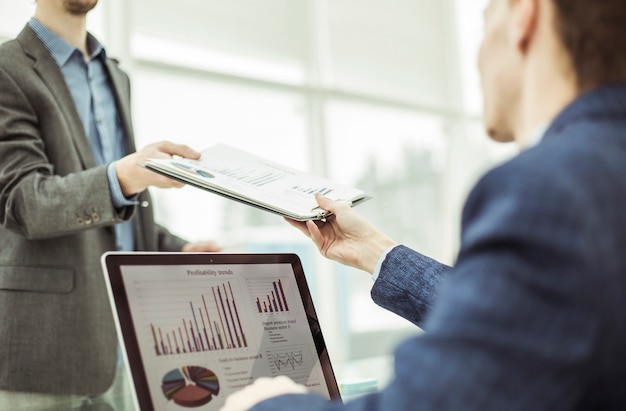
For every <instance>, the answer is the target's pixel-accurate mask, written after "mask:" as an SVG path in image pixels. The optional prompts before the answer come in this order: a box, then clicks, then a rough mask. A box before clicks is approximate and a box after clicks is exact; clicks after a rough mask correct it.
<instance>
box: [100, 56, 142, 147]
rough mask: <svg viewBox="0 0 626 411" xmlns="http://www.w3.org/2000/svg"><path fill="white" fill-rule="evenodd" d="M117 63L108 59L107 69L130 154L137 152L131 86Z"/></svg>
mask: <svg viewBox="0 0 626 411" xmlns="http://www.w3.org/2000/svg"><path fill="white" fill-rule="evenodd" d="M117 64H118V63H117V61H115V60H113V59H109V58H107V60H106V67H107V70H108V72H109V78H110V79H111V85H112V87H113V93H114V94H115V101H116V103H117V107H118V113H119V116H120V118H121V120H122V124H123V126H124V136H125V137H126V150H127V152H128V153H132V152H134V151H136V148H135V139H134V136H133V128H132V121H131V114H130V84H129V82H128V77H126V75H125V74H124V73H123V72H122V71H121V70H120V68H119V67H118V65H117Z"/></svg>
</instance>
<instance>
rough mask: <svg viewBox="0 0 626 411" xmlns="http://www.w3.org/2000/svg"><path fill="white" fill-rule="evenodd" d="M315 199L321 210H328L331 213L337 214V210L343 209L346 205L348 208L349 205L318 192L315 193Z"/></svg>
mask: <svg viewBox="0 0 626 411" xmlns="http://www.w3.org/2000/svg"><path fill="white" fill-rule="evenodd" d="M315 200H316V201H317V204H318V205H319V206H320V207H321V208H322V209H323V210H326V211H330V212H331V213H332V214H337V211H339V210H341V209H344V208H346V207H348V208H349V207H350V206H348V205H347V204H345V203H342V202H339V201H334V200H331V199H330V198H328V197H324V196H323V195H321V194H320V193H315Z"/></svg>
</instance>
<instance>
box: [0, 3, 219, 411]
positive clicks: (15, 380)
mask: <svg viewBox="0 0 626 411" xmlns="http://www.w3.org/2000/svg"><path fill="white" fill-rule="evenodd" d="M96 3H97V0H39V1H38V3H37V8H36V12H35V17H34V18H33V19H31V21H30V22H29V23H28V24H27V25H26V27H25V28H24V29H23V31H22V32H21V33H20V34H19V36H18V37H17V38H16V39H15V40H12V41H9V42H7V43H5V44H3V45H2V46H0V313H2V315H1V316H0V409H8V407H10V408H11V409H15V408H16V407H19V406H21V405H28V404H32V403H36V402H37V399H38V398H40V399H43V400H42V401H49V399H50V397H53V398H56V396H66V395H80V396H82V395H97V394H100V393H103V392H105V391H106V390H107V389H108V388H109V387H110V386H111V384H112V381H113V379H114V376H115V371H116V363H117V340H116V333H115V328H114V324H113V320H112V315H111V310H110V308H109V302H108V299H107V296H106V289H105V285H104V282H103V276H102V273H101V268H100V256H101V255H102V253H104V252H105V251H108V250H116V249H117V250H155V251H156V250H161V251H181V250H182V251H218V250H219V246H218V245H217V244H216V243H215V242H212V241H207V242H200V243H187V242H186V241H184V240H182V239H181V238H178V237H176V236H174V235H172V234H170V233H169V232H168V231H167V230H165V229H164V228H162V227H160V226H158V225H156V224H155V222H154V219H153V214H152V202H151V200H150V197H149V193H148V192H147V191H146V188H148V187H149V186H155V187H162V188H168V187H178V186H180V184H179V183H177V182H175V181H174V180H170V179H167V178H164V177H161V176H159V175H157V174H155V173H152V172H150V171H147V170H145V169H143V168H142V167H139V166H137V163H139V162H141V161H142V160H144V159H145V158H147V157H170V156H172V155H180V156H184V157H190V158H198V157H199V153H197V152H195V151H194V150H192V149H191V148H189V147H187V146H182V145H177V144H173V143H169V142H161V143H156V144H152V145H149V146H147V147H145V148H144V149H142V150H140V151H137V152H136V151H135V147H134V142H133V132H132V125H131V115H130V85H129V79H128V77H127V76H126V74H125V73H123V72H122V71H121V70H120V68H119V67H118V64H117V62H116V61H114V60H112V59H110V58H108V57H107V55H106V52H105V50H104V48H103V47H102V45H101V44H100V43H99V42H98V41H97V40H96V39H95V38H94V37H93V36H91V35H89V34H88V33H87V31H86V15H87V13H88V12H89V11H90V10H91V9H93V7H95V5H96Z"/></svg>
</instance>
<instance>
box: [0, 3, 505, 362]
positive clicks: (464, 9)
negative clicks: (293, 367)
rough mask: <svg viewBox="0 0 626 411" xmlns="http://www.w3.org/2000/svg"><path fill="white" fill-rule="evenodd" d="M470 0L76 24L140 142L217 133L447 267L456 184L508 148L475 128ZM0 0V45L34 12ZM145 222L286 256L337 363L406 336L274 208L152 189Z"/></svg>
mask: <svg viewBox="0 0 626 411" xmlns="http://www.w3.org/2000/svg"><path fill="white" fill-rule="evenodd" d="M484 4H485V1H484V0H481V1H479V2H467V1H464V0H439V1H432V0H386V1H380V0H379V1H375V0H297V1H294V0H264V1H258V0H229V1H222V0H178V1H177V2H170V1H165V0H101V1H100V4H99V5H98V7H97V8H96V10H94V12H93V14H91V15H90V17H89V27H90V30H91V31H92V32H93V33H94V34H95V35H96V36H98V37H99V38H100V39H101V40H102V41H103V43H105V45H106V46H107V51H108V53H109V55H113V56H117V57H118V58H120V60H121V63H122V66H123V67H124V68H125V69H126V70H127V71H128V72H129V74H130V75H131V78H132V81H133V111H134V123H135V128H136V135H137V142H138V146H140V147H141V146H144V145H146V144H149V143H151V142H153V141H158V140H163V139H169V140H173V141H177V142H181V143H185V144H189V145H191V146H193V147H195V148H197V149H202V148H204V147H207V146H209V145H211V144H214V143H217V142H228V143H229V144H232V145H235V146H237V147H240V148H243V149H247V150H251V151H254V152H255V153H257V154H259V155H262V156H266V157H268V158H270V159H272V160H275V161H280V162H283V163H285V164H288V165H290V166H293V167H297V168H301V169H304V170H306V171H311V172H315V173H318V174H321V175H325V176H328V177H330V178H332V179H335V180H337V181H340V182H342V183H345V184H350V185H356V186H359V187H361V188H363V189H364V190H366V191H367V192H368V193H370V194H371V195H372V196H373V199H372V200H371V201H370V202H368V203H365V204H363V205H362V206H359V211H360V212H361V213H362V214H364V215H365V216H366V217H367V218H368V219H369V220H371V221H372V222H373V223H374V224H376V225H377V226H379V227H380V228H381V229H382V230H383V231H385V232H387V233H389V234H390V235H391V236H392V237H394V238H395V239H397V240H398V241H400V242H402V243H404V244H407V245H409V246H411V247H414V248H416V249H418V250H420V251H422V252H424V253H426V254H429V255H432V256H434V257H435V258H438V259H440V260H442V261H444V262H447V263H452V262H453V260H454V253H455V251H456V249H457V247H458V229H459V219H458V216H459V215H460V209H461V206H462V204H463V201H464V199H465V196H466V194H467V191H468V190H469V188H470V187H471V185H472V184H473V183H474V182H475V181H476V179H477V178H479V176H480V175H481V174H482V173H483V172H484V170H486V169H487V168H488V167H490V166H492V165H493V164H495V163H497V162H499V161H502V160H503V159H505V158H508V157H509V156H510V155H511V154H512V153H513V149H512V148H511V147H507V146H498V145H496V144H495V143H491V142H489V141H488V140H487V138H486V136H485V135H484V132H483V130H482V126H481V118H480V110H481V105H482V102H481V99H480V88H479V82H478V73H477V71H476V68H475V54H476V48H477V44H478V41H479V39H480V33H481V27H480V26H481V18H482V7H483V5H484ZM33 10H34V4H33V3H32V2H30V1H27V0H20V1H13V0H0V41H3V40H6V39H7V38H10V37H13V36H14V35H15V34H17V33H18V32H19V30H20V29H21V28H22V27H23V25H24V23H25V22H26V21H27V19H28V18H29V17H30V16H31V15H32V13H33ZM152 191H153V194H154V196H155V198H156V200H157V209H156V211H157V219H158V220H159V221H160V222H162V223H163V224H164V225H167V226H168V227H169V228H170V229H171V230H172V231H174V232H176V233H177V234H179V235H181V236H185V237H187V238H189V239H193V240H197V239H205V238H206V239H217V240H219V241H220V242H222V243H223V244H224V245H225V246H226V249H227V250H247V251H250V250H252V251H254V250H262V251H270V250H273V251H289V252H291V251H296V252H298V254H299V255H301V256H302V258H303V260H304V261H305V268H306V270H307V272H308V275H309V279H310V282H311V286H312V288H313V291H314V296H315V303H316V305H317V307H318V311H319V314H320V316H321V319H322V324H323V326H324V331H325V334H326V338H327V340H328V343H329V346H330V350H331V355H332V356H333V358H334V359H335V360H336V361H342V360H353V359H357V358H362V357H369V356H379V355H381V356H385V355H388V354H389V352H390V351H391V350H392V348H393V346H394V345H395V344H396V343H397V341H398V340H399V339H401V338H404V337H405V336H406V335H409V334H412V333H414V332H416V330H415V328H414V327H413V326H411V325H410V324H408V323H407V322H406V321H404V320H402V319H400V318H398V317H396V316H395V315H393V314H390V313H387V312H385V311H384V310H382V309H380V308H378V307H376V306H375V305H374V304H373V303H372V302H371V301H370V299H369V288H370V287H371V280H370V278H369V276H367V275H366V274H364V273H360V272H355V271H354V270H351V269H347V268H345V267H341V266H339V265H338V264H334V263H331V262H328V261H326V260H324V259H322V258H320V257H319V255H318V253H317V251H316V250H315V249H314V248H313V247H312V246H311V244H310V243H309V242H308V239H306V238H304V237H303V236H302V235H301V234H300V233H299V232H296V230H294V229H292V228H291V227H288V226H287V225H286V223H284V222H283V221H282V219H280V218H278V217H276V216H273V215H271V214H267V213H263V212H260V211H257V210H254V209H251V208H249V207H245V206H242V205H239V204H234V203H232V202H228V201H226V200H223V199H221V198H219V197H217V196H213V195H210V194H207V193H204V192H201V191H199V190H197V189H194V188H183V189H180V190H152Z"/></svg>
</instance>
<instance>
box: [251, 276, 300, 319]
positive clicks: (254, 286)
mask: <svg viewBox="0 0 626 411" xmlns="http://www.w3.org/2000/svg"><path fill="white" fill-rule="evenodd" d="M246 282H247V285H248V293H249V294H250V297H251V298H252V304H253V306H254V307H255V308H256V312H257V313H258V314H260V315H263V314H281V313H283V314H286V313H293V312H294V311H295V310H296V307H295V305H293V304H292V302H293V301H294V300H293V291H292V289H291V287H290V286H289V282H288V281H287V280H286V279H284V278H248V279H246Z"/></svg>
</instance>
